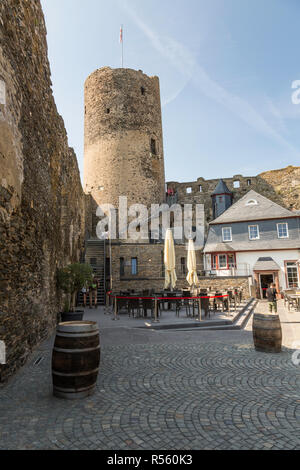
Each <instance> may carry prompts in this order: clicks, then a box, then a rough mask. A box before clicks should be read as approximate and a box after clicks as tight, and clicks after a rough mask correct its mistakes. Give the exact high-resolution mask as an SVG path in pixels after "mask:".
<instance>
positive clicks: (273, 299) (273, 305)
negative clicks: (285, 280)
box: [266, 283, 277, 313]
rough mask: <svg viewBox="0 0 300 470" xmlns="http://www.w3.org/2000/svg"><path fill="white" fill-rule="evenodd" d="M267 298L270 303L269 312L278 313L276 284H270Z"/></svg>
mask: <svg viewBox="0 0 300 470" xmlns="http://www.w3.org/2000/svg"><path fill="white" fill-rule="evenodd" d="M266 296H267V299H268V302H269V311H270V312H271V313H272V312H273V310H274V313H277V291H276V286H275V284H274V283H272V284H270V286H269V287H268V289H267V291H266Z"/></svg>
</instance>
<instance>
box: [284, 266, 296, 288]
mask: <svg viewBox="0 0 300 470" xmlns="http://www.w3.org/2000/svg"><path fill="white" fill-rule="evenodd" d="M288 268H295V269H296V273H297V282H298V286H297V287H298V288H299V286H300V279H299V268H298V265H297V262H296V261H286V262H285V273H286V286H287V288H288V289H293V288H294V287H290V286H289V276H288ZM297 287H296V289H297Z"/></svg>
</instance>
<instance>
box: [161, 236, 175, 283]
mask: <svg viewBox="0 0 300 470" xmlns="http://www.w3.org/2000/svg"><path fill="white" fill-rule="evenodd" d="M164 263H165V289H167V288H168V287H169V285H171V288H172V289H174V288H175V285H176V281H177V276H176V272H175V247H174V240H173V235H172V231H171V229H169V228H168V229H167V231H166V237H165V250H164Z"/></svg>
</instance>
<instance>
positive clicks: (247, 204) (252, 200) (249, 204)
mask: <svg viewBox="0 0 300 470" xmlns="http://www.w3.org/2000/svg"><path fill="white" fill-rule="evenodd" d="M257 204H258V202H257V200H256V199H249V201H247V202H246V206H256V205H257Z"/></svg>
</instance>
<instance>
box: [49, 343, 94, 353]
mask: <svg viewBox="0 0 300 470" xmlns="http://www.w3.org/2000/svg"><path fill="white" fill-rule="evenodd" d="M98 349H100V345H99V346H96V347H94V348H85V349H63V348H56V347H54V348H53V351H56V352H63V353H70V354H73V353H83V352H91V351H97V350H98Z"/></svg>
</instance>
